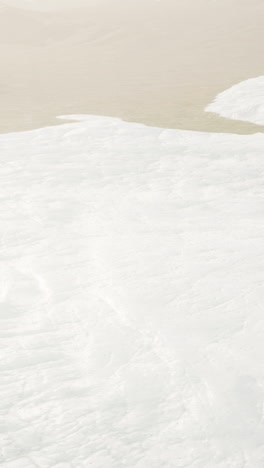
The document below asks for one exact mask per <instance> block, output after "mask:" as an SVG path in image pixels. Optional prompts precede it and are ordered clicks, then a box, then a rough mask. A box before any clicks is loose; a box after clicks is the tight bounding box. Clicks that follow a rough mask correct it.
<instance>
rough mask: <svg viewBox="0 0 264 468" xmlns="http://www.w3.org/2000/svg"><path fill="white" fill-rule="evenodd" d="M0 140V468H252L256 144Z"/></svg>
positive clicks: (257, 361) (262, 274) (37, 134)
mask: <svg viewBox="0 0 264 468" xmlns="http://www.w3.org/2000/svg"><path fill="white" fill-rule="evenodd" d="M75 118H76V119H77V120H78V119H81V121H78V122H76V123H66V124H64V125H62V126H55V127H50V128H43V129H39V130H34V131H29V132H24V133H13V134H6V135H1V136H0V155H1V171H0V174H1V184H0V196H1V204H0V211H1V218H0V219H1V231H0V232H1V252H0V254H1V287H0V300H1V304H0V306H1V307H0V310H1V319H0V321H1V328H0V346H1V348H0V349H1V356H0V358H1V359H0V365H1V384H0V385H1V388H0V407H1V421H2V422H1V434H0V446H1V451H0V456H1V459H0V464H1V467H3V468H33V467H34V468H35V467H40V468H53V467H54V468H88V467H91V468H162V467H164V468H263V460H264V419H263V402H264V401H263V390H264V366H263V355H264V314H263V303H264V288H263V283H264V263H263V260H264V190H263V170H264V158H263V147H264V135H263V134H255V135H250V136H248V135H247V136H245V135H242V136H241V135H230V134H206V133H198V132H197V133H196V132H190V131H178V130H164V129H159V128H150V127H145V126H144V125H141V124H134V123H125V122H122V121H120V120H118V119H114V118H107V117H96V116H89V117H87V116H77V117H75Z"/></svg>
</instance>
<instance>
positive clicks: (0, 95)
mask: <svg viewBox="0 0 264 468" xmlns="http://www.w3.org/2000/svg"><path fill="white" fill-rule="evenodd" d="M35 1H37V0H35ZM39 1H40V0H39ZM43 1H44V0H43ZM56 2H58V0H54V1H53V2H50V3H49V2H48V3H45V2H44V3H43V5H44V4H45V5H46V11H40V9H39V10H36V9H35V10H32V9H31V8H30V7H29V8H28V9H21V8H17V7H16V6H15V5H19V6H21V5H22V3H23V2H22V0H7V1H6V2H0V6H1V9H0V60H1V73H0V104H1V105H0V131H1V132H12V131H20V130H26V129H32V128H37V127H43V126H46V125H53V124H54V125H55V124H61V123H62V121H61V120H58V119H56V116H58V115H65V114H74V113H76V114H82V113H83V114H98V115H107V116H113V117H119V118H122V119H124V120H127V121H135V122H142V123H144V124H147V125H152V126H159V127H166V128H179V129H188V130H197V131H207V132H228V133H242V134H243V133H245V134H247V133H255V132H263V131H264V127H261V126H258V125H254V124H250V123H247V122H240V121H231V120H228V119H224V118H221V117H218V116H217V115H214V114H211V113H206V112H204V108H205V107H206V105H207V104H209V103H210V102H211V101H212V100H213V99H214V97H215V96H216V95H217V94H218V93H219V92H221V91H223V90H225V89H227V88H229V87H230V86H232V85H234V84H235V83H238V82H240V81H243V80H245V79H248V78H252V77H256V76H259V75H263V74H264V66H263V35H264V3H263V1H262V0H221V1H212V0H161V1H155V0H140V1H139V0H96V1H95V0H84V1H83V2H82V3H83V4H85V5H86V6H85V8H77V3H75V6H76V8H72V9H71V8H70V7H71V0H68V3H67V8H64V7H63V8H62V5H64V6H65V3H62V1H60V2H59V3H57V4H56ZM11 4H12V6H10V5H11ZM55 4H56V5H57V6H58V7H59V6H60V8H58V9H57V10H54V6H55ZM49 7H53V9H50V10H49Z"/></svg>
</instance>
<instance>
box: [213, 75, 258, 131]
mask: <svg viewBox="0 0 264 468" xmlns="http://www.w3.org/2000/svg"><path fill="white" fill-rule="evenodd" d="M205 111H206V112H214V113H216V114H219V115H221V116H222V117H227V118H228V119H233V120H245V121H247V122H253V123H256V124H259V125H264V76H259V77H258V78H252V79H250V80H246V81H243V82H242V83H239V84H237V85H235V86H232V88H230V89H228V90H227V91H224V92H223V93H220V94H219V95H218V96H217V97H216V99H215V100H214V102H212V103H211V104H209V106H207V107H206V109H205Z"/></svg>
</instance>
